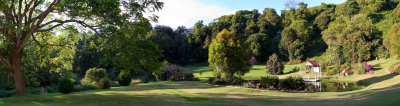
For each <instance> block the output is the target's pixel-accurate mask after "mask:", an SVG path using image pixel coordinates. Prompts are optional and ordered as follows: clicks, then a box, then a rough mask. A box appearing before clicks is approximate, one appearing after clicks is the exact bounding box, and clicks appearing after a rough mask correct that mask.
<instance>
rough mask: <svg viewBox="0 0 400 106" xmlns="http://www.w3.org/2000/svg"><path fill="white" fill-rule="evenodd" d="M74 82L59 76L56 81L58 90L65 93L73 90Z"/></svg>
mask: <svg viewBox="0 0 400 106" xmlns="http://www.w3.org/2000/svg"><path fill="white" fill-rule="evenodd" d="M73 88H74V84H73V83H72V81H71V80H70V79H69V78H61V79H60V80H59V81H58V90H59V91H60V92H61V93H63V94H67V93H70V92H72V91H73Z"/></svg>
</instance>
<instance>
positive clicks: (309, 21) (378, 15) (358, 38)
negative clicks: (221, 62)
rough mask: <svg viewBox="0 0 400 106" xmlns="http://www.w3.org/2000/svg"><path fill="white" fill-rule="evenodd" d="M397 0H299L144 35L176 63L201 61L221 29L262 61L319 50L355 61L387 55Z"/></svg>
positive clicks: (397, 17)
mask: <svg viewBox="0 0 400 106" xmlns="http://www.w3.org/2000/svg"><path fill="white" fill-rule="evenodd" d="M398 4H399V1H398V0H348V1H346V2H345V3H342V4H338V5H335V4H324V3H322V4H321V5H320V6H316V7H310V8H309V7H307V4H304V3H302V2H301V3H299V4H298V5H297V6H291V7H297V8H290V9H287V10H283V11H282V12H281V13H282V14H281V15H279V14H277V12H276V10H274V9H272V8H265V9H264V10H263V11H262V12H259V11H258V10H240V11H237V12H236V13H235V14H232V15H225V16H222V17H220V18H218V19H215V21H214V22H211V23H209V24H208V25H204V24H203V21H198V22H197V23H196V24H195V25H194V27H192V28H185V27H179V28H177V30H175V31H174V30H172V28H169V27H167V26H156V27H155V28H153V30H152V31H151V32H150V33H148V35H147V38H148V39H150V40H152V41H153V42H154V43H157V44H159V45H160V48H161V49H163V50H165V51H164V55H165V59H166V60H168V61H169V62H172V63H177V64H185V63H186V64H187V63H194V62H205V61H206V60H207V54H208V53H207V52H208V46H209V44H210V43H211V41H212V39H214V38H215V37H216V35H217V34H218V33H219V32H221V31H222V30H223V29H228V30H231V31H233V30H234V31H235V32H236V33H237V35H240V36H243V38H244V39H245V40H246V42H248V43H251V50H252V51H253V55H254V56H255V57H256V58H257V60H258V61H260V62H265V61H266V60H267V59H268V57H269V56H270V55H271V54H272V53H277V54H278V55H279V56H280V58H282V59H284V60H286V61H292V62H293V61H301V60H307V59H309V58H313V57H315V56H321V57H325V58H329V60H332V59H335V61H337V60H341V62H342V63H343V62H345V63H356V62H360V61H364V60H370V59H375V58H376V57H378V58H387V57H388V56H389V50H390V49H388V48H391V46H390V45H391V44H392V43H394V42H395V41H392V42H390V40H389V39H388V40H385V38H387V37H386V36H388V32H389V31H390V29H391V28H392V26H393V25H394V24H395V23H397V22H399V21H400V5H398ZM282 5H283V4H282ZM186 29H188V30H186ZM178 38H179V39H178ZM165 42H174V43H172V44H168V45H167V44H163V43H165ZM384 45H385V46H384ZM392 48H393V46H392ZM397 49H398V48H397Z"/></svg>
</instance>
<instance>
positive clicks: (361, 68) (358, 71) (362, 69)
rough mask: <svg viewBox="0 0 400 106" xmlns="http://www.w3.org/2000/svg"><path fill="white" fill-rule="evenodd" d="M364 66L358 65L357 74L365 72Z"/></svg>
mask: <svg viewBox="0 0 400 106" xmlns="http://www.w3.org/2000/svg"><path fill="white" fill-rule="evenodd" d="M365 73H366V72H365V66H361V67H358V70H357V74H360V75H361V74H365Z"/></svg>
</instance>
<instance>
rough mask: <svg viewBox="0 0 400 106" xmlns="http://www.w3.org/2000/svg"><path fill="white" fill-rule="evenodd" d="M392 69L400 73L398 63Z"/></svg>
mask: <svg viewBox="0 0 400 106" xmlns="http://www.w3.org/2000/svg"><path fill="white" fill-rule="evenodd" d="M393 71H394V72H396V73H397V74H400V64H398V65H395V66H394V67H393Z"/></svg>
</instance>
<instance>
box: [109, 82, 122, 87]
mask: <svg viewBox="0 0 400 106" xmlns="http://www.w3.org/2000/svg"><path fill="white" fill-rule="evenodd" d="M119 86H120V85H119V83H117V81H111V87H119Z"/></svg>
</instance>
